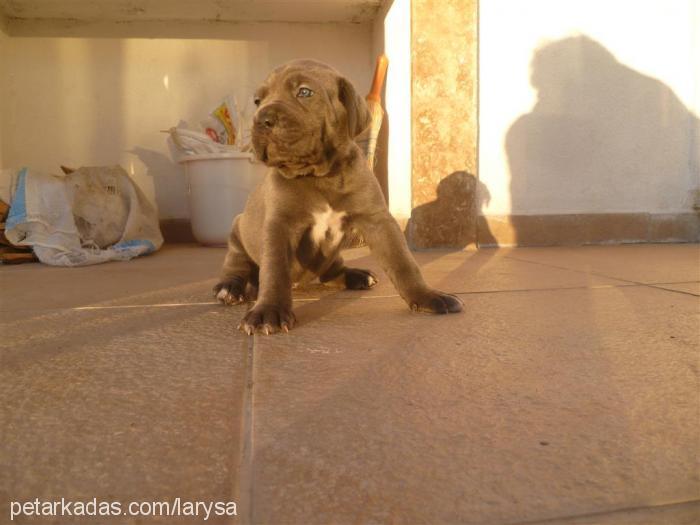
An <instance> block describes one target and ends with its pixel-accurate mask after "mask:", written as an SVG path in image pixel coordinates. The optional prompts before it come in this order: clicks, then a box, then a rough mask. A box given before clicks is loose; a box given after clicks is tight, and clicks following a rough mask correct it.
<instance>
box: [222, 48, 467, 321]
mask: <svg viewBox="0 0 700 525" xmlns="http://www.w3.org/2000/svg"><path fill="white" fill-rule="evenodd" d="M255 104H256V105H257V106H258V109H257V111H256V112H255V117H254V122H253V130H252V137H253V147H254V148H255V153H256V156H257V157H258V158H259V159H260V160H261V161H262V162H264V163H265V164H266V165H267V166H269V167H270V168H272V169H271V170H270V171H269V173H268V174H267V175H266V177H265V179H264V181H263V182H262V183H261V184H260V185H259V186H258V187H257V188H256V189H255V190H254V191H253V193H252V194H251V195H250V197H249V198H248V202H247V203H246V207H245V210H244V211H243V213H242V214H241V215H238V216H237V217H236V218H235V219H234V220H233V227H232V230H231V235H230V237H229V242H228V253H227V254H226V259H225V260H224V265H223V269H222V272H221V279H220V282H219V283H218V284H217V285H216V286H215V287H214V293H215V295H216V297H217V299H218V300H219V301H221V302H222V303H224V304H229V305H230V304H238V303H241V302H244V301H245V300H246V298H245V297H246V286H250V287H252V288H253V291H254V293H255V292H256V293H257V300H256V302H255V305H254V306H253V307H252V309H251V310H250V311H248V313H247V314H246V315H245V317H244V318H243V320H242V321H241V324H240V325H239V328H240V329H241V330H243V331H244V332H246V333H248V334H252V333H253V332H255V331H256V330H258V329H259V330H260V331H262V332H264V333H266V334H269V333H272V332H277V331H279V330H283V331H287V330H289V329H290V328H292V327H293V326H294V323H295V317H294V314H293V313H292V284H293V283H297V282H306V281H308V280H311V279H313V278H315V277H319V279H320V281H321V282H329V281H336V282H340V283H341V284H344V285H345V287H346V288H349V289H353V290H363V289H368V288H370V287H372V286H374V285H375V284H376V283H377V278H376V276H375V275H374V274H372V272H370V271H368V270H360V269H356V268H348V267H346V266H345V264H344V263H343V259H342V257H341V256H340V251H341V249H342V248H344V247H347V246H348V245H350V244H351V240H352V238H353V236H355V235H357V234H358V233H359V234H361V235H362V237H363V238H364V239H365V240H366V241H367V243H368V244H369V247H370V249H371V250H372V253H373V254H374V255H375V256H376V257H377V258H378V259H379V262H380V263H381V265H382V268H383V269H384V271H385V272H386V273H387V275H388V276H389V278H390V279H391V281H392V282H393V283H394V286H395V287H396V289H397V290H398V292H399V293H400V294H401V297H403V299H404V300H405V301H406V302H407V303H408V304H409V305H410V307H411V309H412V310H416V311H426V312H434V313H440V314H444V313H448V312H449V313H453V312H460V311H461V310H462V302H461V301H460V300H459V299H458V298H457V297H456V296H454V295H450V294H446V293H442V292H439V291H437V290H434V289H432V288H430V287H429V286H428V285H427V284H426V283H425V281H424V280H423V277H422V276H421V273H420V270H419V269H418V266H417V265H416V262H415V261H414V259H413V257H412V255H411V252H410V251H409V250H408V247H407V246H406V241H405V239H404V236H403V234H402V232H401V229H400V228H399V225H398V224H397V223H396V220H394V218H393V217H392V216H391V214H390V213H389V210H388V209H387V205H386V202H385V201H384V196H383V194H382V191H381V189H380V187H379V184H378V182H377V180H376V178H375V176H374V174H373V173H372V171H371V170H369V169H368V167H367V161H366V159H365V157H364V155H363V153H362V151H361V150H360V148H359V146H358V145H357V144H356V143H355V141H354V138H355V137H356V136H357V135H358V134H359V133H360V132H362V131H363V130H364V129H365V128H366V127H367V126H368V125H369V120H370V116H369V112H368V110H367V106H366V104H365V101H364V100H363V99H362V98H361V97H359V96H358V95H357V93H356V92H355V89H354V88H353V86H352V85H351V84H350V82H349V81H348V80H346V79H345V78H343V77H342V76H341V75H340V74H338V72H336V71H335V70H334V69H332V68H331V67H329V66H327V65H325V64H322V63H320V62H316V61H313V60H297V61H294V62H290V63H288V64H286V65H284V66H281V67H279V68H277V69H275V70H274V71H273V72H272V73H271V74H270V76H269V77H268V78H267V80H265V82H264V83H263V85H262V86H261V87H260V88H259V89H258V90H257V92H256V95H255Z"/></svg>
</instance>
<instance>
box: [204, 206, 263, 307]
mask: <svg viewBox="0 0 700 525" xmlns="http://www.w3.org/2000/svg"><path fill="white" fill-rule="evenodd" d="M248 284H250V287H249V288H251V287H252V288H253V289H254V292H255V293H257V286H258V266H257V265H256V264H255V263H254V262H253V260H252V259H251V258H250V257H249V256H248V254H247V253H246V251H245V249H244V248H243V244H242V243H241V240H240V237H239V236H238V217H236V219H235V220H234V221H233V228H232V229H231V235H230V236H229V240H228V252H227V253H226V258H225V259H224V265H223V267H222V269H221V276H220V278H219V282H218V283H217V284H216V285H215V286H214V296H215V297H216V299H217V300H218V301H219V302H221V303H223V304H226V305H234V304H240V303H244V302H246V300H247V298H246V285H248Z"/></svg>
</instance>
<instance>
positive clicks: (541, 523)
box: [501, 499, 700, 525]
mask: <svg viewBox="0 0 700 525" xmlns="http://www.w3.org/2000/svg"><path fill="white" fill-rule="evenodd" d="M693 503H700V499H691V500H683V501H677V502H673V503H662V504H660V505H645V506H641V507H623V508H620V509H613V510H608V511H601V512H589V513H586V514H573V515H568V516H559V517H556V518H546V519H544V520H535V521H515V522H505V523H502V524H501V525H547V523H554V522H557V521H562V520H567V521H569V520H579V519H583V518H595V517H596V516H598V517H602V516H610V515H613V514H619V513H623V512H635V511H644V510H651V509H663V508H672V507H679V506H681V505H691V504H693Z"/></svg>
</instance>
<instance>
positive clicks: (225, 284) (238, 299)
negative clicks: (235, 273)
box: [214, 277, 246, 306]
mask: <svg viewBox="0 0 700 525" xmlns="http://www.w3.org/2000/svg"><path fill="white" fill-rule="evenodd" d="M245 285H246V281H245V279H243V278H242V277H232V278H231V279H227V280H225V281H221V282H219V283H217V284H216V285H215V286H214V297H216V300H217V301H219V302H220V303H223V304H226V305H229V306H231V305H234V304H240V303H244V302H245V301H246V298H245Z"/></svg>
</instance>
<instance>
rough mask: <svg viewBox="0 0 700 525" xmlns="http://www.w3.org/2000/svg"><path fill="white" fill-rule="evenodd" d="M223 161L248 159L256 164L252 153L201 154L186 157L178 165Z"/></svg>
mask: <svg viewBox="0 0 700 525" xmlns="http://www.w3.org/2000/svg"><path fill="white" fill-rule="evenodd" d="M221 159H247V160H249V161H250V162H256V161H255V159H254V158H253V154H252V153H243V152H237V153H223V152H222V153H200V154H196V155H185V156H183V157H182V158H180V159H179V160H178V163H180V164H184V163H185V162H192V161H194V160H221Z"/></svg>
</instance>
